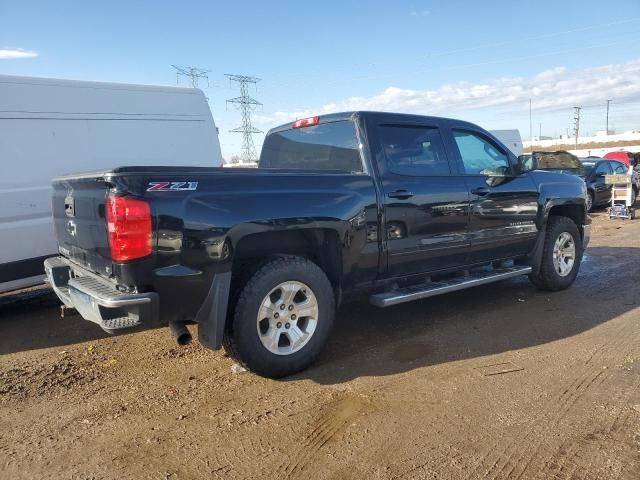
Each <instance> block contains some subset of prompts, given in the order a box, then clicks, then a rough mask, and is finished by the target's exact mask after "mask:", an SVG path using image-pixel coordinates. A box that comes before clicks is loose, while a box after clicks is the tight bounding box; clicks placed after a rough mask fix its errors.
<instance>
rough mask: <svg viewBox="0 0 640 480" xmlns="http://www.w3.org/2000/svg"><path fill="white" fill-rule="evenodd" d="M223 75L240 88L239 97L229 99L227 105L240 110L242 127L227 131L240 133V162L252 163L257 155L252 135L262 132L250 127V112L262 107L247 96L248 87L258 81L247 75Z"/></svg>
mask: <svg viewBox="0 0 640 480" xmlns="http://www.w3.org/2000/svg"><path fill="white" fill-rule="evenodd" d="M225 75H226V76H227V77H229V80H230V81H232V82H238V85H239V86H240V96H239V97H235V98H230V99H229V100H227V103H233V104H235V106H236V108H237V109H238V110H240V114H241V115H242V125H240V126H239V127H238V128H234V129H233V130H229V131H230V132H235V133H242V155H241V158H242V161H243V162H253V161H255V160H257V154H256V147H255V145H254V143H253V137H252V134H254V133H262V130H258V129H257V128H255V127H254V126H253V125H251V112H252V111H253V110H255V108H256V107H257V106H259V105H262V103H260V102H259V101H257V100H256V99H255V98H252V97H251V96H250V95H249V85H250V84H253V85H254V86H255V85H256V83H258V82H259V81H260V79H259V78H256V77H249V76H247V75H234V74H230V73H227V74H225Z"/></svg>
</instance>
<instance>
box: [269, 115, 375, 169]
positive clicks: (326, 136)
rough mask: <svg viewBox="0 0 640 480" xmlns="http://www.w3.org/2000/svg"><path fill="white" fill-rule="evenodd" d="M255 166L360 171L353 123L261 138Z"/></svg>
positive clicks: (276, 133)
mask: <svg viewBox="0 0 640 480" xmlns="http://www.w3.org/2000/svg"><path fill="white" fill-rule="evenodd" d="M259 167H260V168H302V169H321V170H345V171H348V172H361V171H362V161H361V160H360V149H359V148H358V138H357V136H356V128H355V125H354V124H353V122H351V121H349V120H344V121H338V122H330V123H320V124H319V125H315V126H310V127H303V128H295V129H294V128H292V129H290V130H283V131H280V132H274V133H271V134H269V135H267V137H266V138H265V141H264V145H263V147H262V153H261V154H260V163H259Z"/></svg>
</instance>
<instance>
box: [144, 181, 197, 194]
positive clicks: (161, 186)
mask: <svg viewBox="0 0 640 480" xmlns="http://www.w3.org/2000/svg"><path fill="white" fill-rule="evenodd" d="M197 189H198V182H149V187H148V188H147V192H185V191H190V190H197Z"/></svg>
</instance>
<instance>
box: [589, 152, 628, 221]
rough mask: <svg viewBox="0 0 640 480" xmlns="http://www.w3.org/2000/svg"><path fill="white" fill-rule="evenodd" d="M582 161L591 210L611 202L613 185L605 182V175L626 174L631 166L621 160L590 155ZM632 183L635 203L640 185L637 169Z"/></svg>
mask: <svg viewBox="0 0 640 480" xmlns="http://www.w3.org/2000/svg"><path fill="white" fill-rule="evenodd" d="M581 161H582V166H583V167H584V181H585V183H586V184H587V193H588V199H587V208H588V209H589V210H591V209H592V208H593V207H597V206H600V205H605V204H607V203H609V201H611V185H607V184H606V183H605V178H604V177H605V175H612V174H614V173H622V174H626V173H628V171H629V166H628V165H626V164H624V163H623V162H621V161H618V160H609V159H606V158H594V157H589V158H585V159H581ZM632 183H633V193H632V194H631V199H632V203H635V201H636V198H637V197H638V189H639V187H640V177H639V176H638V173H637V172H635V171H634V172H633V174H632Z"/></svg>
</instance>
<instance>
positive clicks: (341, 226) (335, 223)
mask: <svg viewBox="0 0 640 480" xmlns="http://www.w3.org/2000/svg"><path fill="white" fill-rule="evenodd" d="M527 170H528V168H527V166H526V165H525V164H524V163H523V162H519V161H518V159H517V158H516V157H515V156H514V155H513V154H512V153H511V152H510V151H509V150H508V149H507V148H505V146H504V145H502V144H501V143H500V142H499V141H498V140H497V139H496V138H495V137H493V136H492V135H491V134H489V133H488V132H486V131H485V130H483V129H482V128H480V127H478V126H476V125H473V124H471V123H467V122H463V121H459V120H451V119H445V118H436V117H424V116H414V115H402V114H392V113H375V112H349V113H340V114H332V115H324V116H320V117H311V118H305V119H301V120H297V121H296V122H294V123H293V124H287V125H283V126H280V127H277V128H274V129H272V130H271V131H270V132H269V133H268V135H267V137H266V139H265V141H264V146H263V149H262V153H261V157H260V162H259V168H258V169H248V168H197V167H194V168H173V167H123V168H118V169H114V170H110V171H104V172H95V173H87V174H79V175H71V176H66V177H62V178H59V179H56V180H55V181H54V193H53V215H54V220H55V229H56V235H57V238H58V243H59V250H60V254H61V255H60V256H58V257H54V258H50V259H48V260H47V261H46V262H45V270H46V272H47V276H48V281H49V283H50V284H51V286H52V287H53V288H54V290H55V292H56V293H57V294H58V296H59V297H60V299H61V300H62V301H63V302H64V303H65V304H66V305H67V306H68V307H73V308H75V309H76V310H77V311H78V312H79V313H80V314H81V315H82V316H83V317H84V318H85V319H87V320H90V321H93V322H95V323H97V324H98V325H100V326H101V327H102V328H103V329H104V330H106V331H107V332H112V333H115V332H121V331H123V330H127V329H130V328H136V327H153V326H157V325H167V324H168V325H169V326H170V328H171V329H172V330H173V332H174V333H175V334H176V336H177V338H178V341H179V342H182V343H184V342H187V341H189V340H190V335H189V332H188V330H187V329H186V328H185V324H188V323H196V324H197V325H198V337H199V340H200V342H201V343H202V344H204V345H205V346H207V347H209V348H212V349H218V348H220V347H221V346H222V345H224V346H225V348H226V349H227V350H228V352H229V353H230V354H231V355H232V356H233V357H234V358H236V359H237V360H238V361H239V362H241V363H242V364H244V365H245V366H247V367H248V368H249V369H251V370H253V371H254V372H257V373H258V374H260V375H264V376H268V377H280V376H284V375H289V374H292V373H294V372H297V371H300V370H302V369H304V368H305V367H307V366H308V365H309V364H310V363H311V362H312V361H313V360H314V359H315V358H316V357H317V356H318V354H319V353H320V351H321V349H322V347H323V345H324V344H325V343H326V342H327V339H328V337H329V333H330V330H331V327H332V324H333V321H334V314H335V311H336V309H337V307H338V306H339V305H340V304H341V303H342V302H346V301H348V300H350V299H354V298H362V297H365V298H368V299H369V301H370V302H371V303H372V304H373V305H375V306H378V307H391V306H393V305H396V304H399V303H402V302H407V301H411V300H418V299H424V298H427V297H431V296H434V295H438V294H442V293H447V292H451V291H454V290H460V289H463V288H467V287H472V286H476V285H481V284H486V283H489V282H494V281H498V280H503V279H507V278H510V277H513V276H516V275H528V276H529V278H530V279H531V282H532V283H533V284H534V285H535V286H536V287H538V288H542V289H546V290H561V289H564V288H567V287H569V286H570V285H571V284H572V283H573V281H574V280H575V278H576V275H577V273H578V269H579V266H580V261H581V258H582V254H583V251H584V248H585V247H586V245H587V243H588V241H589V232H590V223H591V220H590V218H589V216H588V215H587V211H586V208H585V202H586V190H585V184H584V182H583V181H582V180H581V179H580V178H578V177H576V176H571V175H565V174H560V173H554V172H546V171H539V170H534V171H527Z"/></svg>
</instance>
